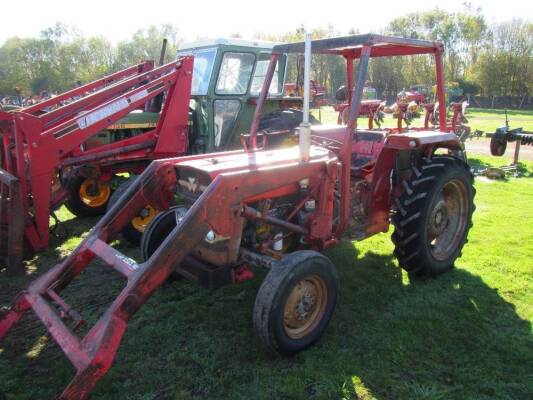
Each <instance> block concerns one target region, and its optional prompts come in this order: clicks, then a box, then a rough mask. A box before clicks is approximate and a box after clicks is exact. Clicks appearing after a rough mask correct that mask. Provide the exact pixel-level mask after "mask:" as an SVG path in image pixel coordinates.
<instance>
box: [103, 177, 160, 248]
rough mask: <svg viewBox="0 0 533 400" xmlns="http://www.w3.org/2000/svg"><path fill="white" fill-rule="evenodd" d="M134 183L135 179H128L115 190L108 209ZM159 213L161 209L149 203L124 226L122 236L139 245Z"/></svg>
mask: <svg viewBox="0 0 533 400" xmlns="http://www.w3.org/2000/svg"><path fill="white" fill-rule="evenodd" d="M132 183H133V179H128V180H127V181H125V182H123V183H121V184H120V186H119V187H118V188H117V189H116V190H115V191H114V192H113V194H112V195H111V198H110V199H109V203H108V206H107V209H108V210H109V209H111V208H112V207H113V205H114V204H115V203H116V202H117V201H118V199H119V198H120V197H121V196H122V195H123V194H124V193H125V192H126V191H127V190H128V188H129V187H130V185H131V184H132ZM158 213H159V211H157V210H156V209H154V208H153V207H152V206H150V205H147V206H146V207H145V208H143V209H142V210H141V211H140V212H139V215H137V216H136V217H135V218H133V219H132V220H131V221H130V222H129V223H127V224H126V226H124V228H122V231H121V233H122V236H124V238H125V239H126V240H127V241H128V242H130V243H132V244H134V245H139V244H140V243H141V237H142V234H143V232H144V231H145V229H146V228H147V227H148V225H149V224H150V222H151V221H152V219H154V218H155V216H156V215H157V214H158Z"/></svg>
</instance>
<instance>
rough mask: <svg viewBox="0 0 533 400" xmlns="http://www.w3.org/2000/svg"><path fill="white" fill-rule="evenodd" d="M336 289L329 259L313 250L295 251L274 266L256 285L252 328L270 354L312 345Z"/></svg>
mask: <svg viewBox="0 0 533 400" xmlns="http://www.w3.org/2000/svg"><path fill="white" fill-rule="evenodd" d="M338 290H339V279H338V276H337V272H336V270H335V267H334V266H333V264H332V262H331V261H330V260H329V259H328V258H326V257H325V256H323V255H322V254H320V253H317V252H315V251H309V250H304V251H296V252H294V253H290V254H288V255H287V256H285V257H284V258H283V260H282V261H281V262H280V264H279V265H277V266H274V267H273V268H272V269H271V270H270V271H269V273H268V275H267V276H266V278H265V280H264V281H263V283H262V284H261V287H260V288H259V292H258V293H257V297H256V301H255V306H254V316H253V320H254V329H255V332H256V335H257V337H258V339H259V340H260V342H261V343H262V344H263V346H264V347H265V348H266V349H267V350H268V351H270V352H272V353H278V354H291V353H295V352H297V351H300V350H303V349H305V348H306V347H308V346H310V345H311V344H313V343H314V342H315V341H317V340H318V338H319V337H320V336H321V335H322V333H323V332H324V330H325V329H326V327H327V325H328V323H329V320H330V319H331V316H332V315H333V311H334V310H335V305H336V303H337V296H338Z"/></svg>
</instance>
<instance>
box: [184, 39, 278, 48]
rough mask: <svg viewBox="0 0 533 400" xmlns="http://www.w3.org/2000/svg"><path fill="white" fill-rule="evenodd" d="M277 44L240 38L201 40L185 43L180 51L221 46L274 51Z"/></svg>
mask: <svg viewBox="0 0 533 400" xmlns="http://www.w3.org/2000/svg"><path fill="white" fill-rule="evenodd" d="M277 44H279V43H277V42H269V41H266V40H247V39H240V38H215V39H200V40H196V41H194V42H188V43H183V44H181V45H180V46H179V50H187V49H196V48H199V47H215V46H220V45H225V46H241V47H256V48H258V49H272V48H273V47H274V46H275V45H277Z"/></svg>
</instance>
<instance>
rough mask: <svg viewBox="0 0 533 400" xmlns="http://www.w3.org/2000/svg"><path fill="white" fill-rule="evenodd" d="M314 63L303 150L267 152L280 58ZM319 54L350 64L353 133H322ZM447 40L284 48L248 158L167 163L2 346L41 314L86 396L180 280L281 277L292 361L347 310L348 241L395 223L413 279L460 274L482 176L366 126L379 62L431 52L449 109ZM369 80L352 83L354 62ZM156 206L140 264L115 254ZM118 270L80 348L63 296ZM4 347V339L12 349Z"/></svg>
mask: <svg viewBox="0 0 533 400" xmlns="http://www.w3.org/2000/svg"><path fill="white" fill-rule="evenodd" d="M304 50H305V54H306V58H305V60H306V68H305V71H306V73H305V75H306V77H305V90H304V122H303V123H302V124H301V126H300V128H299V130H298V132H297V136H298V139H299V144H298V145H297V146H294V147H289V148H282V149H273V150H268V149H267V150H265V149H263V148H260V147H259V142H263V145H264V140H263V141H261V140H258V125H259V119H260V115H261V111H262V108H263V106H264V104H265V100H266V98H267V95H268V91H269V86H270V83H271V81H272V76H273V74H274V71H275V66H276V62H277V60H278V58H279V57H280V56H281V55H282V54H284V53H296V54H301V53H304ZM311 51H312V53H315V54H327V55H330V56H341V57H344V58H345V59H346V61H347V76H348V81H349V82H350V87H352V90H351V96H350V113H349V120H348V124H347V125H343V126H338V125H334V126H311V125H310V124H309V122H308V111H309V108H308V107H309V69H310V57H311ZM442 52H443V46H442V44H440V43H438V42H431V41H423V40H414V39H406V38H399V37H390V36H381V35H374V34H365V35H355V36H348V37H339V38H331V39H323V40H316V41H313V42H311V41H310V39H309V36H307V39H306V42H305V43H304V42H302V43H292V44H285V45H278V46H275V47H274V48H273V53H272V55H271V59H270V64H269V67H268V70H267V74H266V78H265V84H264V85H263V87H262V92H261V94H260V97H259V99H258V103H257V108H256V111H255V115H254V119H253V123H252V126H251V130H250V135H249V137H248V140H247V146H246V149H244V150H236V151H230V152H222V153H212V154H202V155H192V156H186V157H177V158H169V159H165V160H156V161H154V162H152V163H151V165H150V166H149V167H148V168H147V169H146V170H145V171H144V172H143V173H142V174H141V175H140V176H139V177H138V178H137V179H136V180H135V181H134V183H133V184H132V185H131V186H130V187H129V189H128V190H127V191H126V192H125V193H124V194H123V195H122V196H121V197H120V199H119V200H118V201H117V203H115V205H114V206H113V207H112V208H111V210H110V211H109V212H108V213H107V214H106V215H105V216H104V217H103V218H102V219H101V220H100V221H99V222H98V224H97V225H96V226H95V228H94V229H93V230H92V231H91V232H90V233H89V234H88V236H87V237H86V238H85V239H84V240H83V241H82V243H81V244H80V245H79V247H78V248H76V249H75V250H74V251H73V252H72V253H71V254H70V255H69V256H68V257H67V258H66V259H65V260H64V261H62V262H61V263H59V264H57V265H56V266H55V267H53V268H51V269H50V270H49V271H48V272H46V273H44V274H43V275H41V276H40V277H39V278H37V279H36V280H35V281H34V282H33V283H32V284H31V285H30V286H29V287H28V288H27V289H26V290H25V291H23V292H22V293H20V295H19V296H18V297H17V298H16V299H15V302H14V304H13V306H12V307H11V308H10V309H9V311H7V313H6V314H5V315H4V316H3V319H2V320H0V339H4V338H5V336H6V334H7V333H8V332H9V330H10V329H11V328H12V327H13V326H14V325H15V324H16V323H17V322H18V321H19V320H20V318H21V317H22V315H23V314H24V313H25V312H26V311H28V310H33V312H35V313H36V314H37V316H38V317H39V318H40V320H41V321H42V322H43V323H44V325H45V326H46V328H47V329H48V331H49V332H50V334H51V336H52V337H53V339H54V340H55V341H56V342H57V343H58V344H59V346H60V347H61V349H62V350H63V351H64V353H65V354H66V356H67V357H68V358H69V360H70V361H71V362H72V364H73V365H74V366H75V368H76V371H77V372H76V375H75V377H74V379H73V380H72V381H71V383H70V384H69V385H68V387H67V388H66V389H65V390H64V391H63V393H62V395H61V396H60V398H61V399H85V398H86V397H87V396H88V394H89V393H90V391H91V390H92V389H93V387H94V386H95V384H96V383H97V381H98V380H99V379H100V378H101V377H102V376H103V375H104V374H105V373H106V371H107V370H108V369H109V368H110V367H111V364H112V362H113V359H114V357H115V353H116V351H117V348H118V346H119V344H120V341H121V339H122V336H123V334H124V332H125V330H126V328H127V324H128V321H129V319H130V318H131V317H132V316H133V315H134V314H135V312H136V311H137V310H138V309H139V308H140V307H141V306H142V305H143V303H144V302H145V301H146V300H147V299H148V297H149V296H150V295H151V294H152V293H153V292H154V291H155V290H156V289H157V288H158V287H160V286H161V285H162V284H163V283H164V282H165V280H166V279H167V278H168V277H169V276H170V275H171V274H172V273H173V272H174V273H177V274H179V275H182V276H184V277H187V278H190V279H195V280H198V281H199V282H200V283H203V284H204V285H206V286H208V287H211V288H214V287H219V286H222V285H226V284H232V283H237V282H240V281H242V280H245V279H249V278H252V277H253V276H254V273H253V269H254V268H266V269H268V270H269V272H268V274H267V276H266V278H265V280H264V281H263V283H262V285H261V287H260V289H259V292H258V294H257V298H256V302H255V306H254V311H253V322H254V329H255V332H256V334H257V337H258V339H259V341H260V342H261V343H262V344H263V345H264V346H265V347H266V348H267V349H268V350H270V351H272V352H274V353H280V354H290V353H294V352H297V351H300V350H302V349H304V348H306V347H308V346H310V345H311V344H312V343H314V342H315V341H316V340H318V339H319V337H320V336H321V334H322V333H323V332H324V330H325V329H326V327H327V325H328V323H329V321H330V319H331V317H332V315H333V312H334V309H335V305H336V303H337V298H338V291H339V279H338V275H337V273H336V271H335V266H334V265H333V264H332V262H331V261H330V260H329V259H328V258H327V257H326V256H324V255H322V254H321V253H320V252H321V251H322V250H324V249H327V248H331V247H334V246H335V245H336V244H338V243H339V241H341V240H342V238H343V237H349V238H352V239H357V240H362V239H365V238H367V237H369V236H372V235H374V234H376V233H380V232H386V231H387V230H388V229H389V226H390V224H391V223H392V224H393V225H394V233H393V234H392V240H393V242H394V244H395V251H394V254H395V255H396V257H397V258H398V260H399V264H400V266H401V267H402V268H404V269H406V270H407V271H408V272H409V274H410V275H411V276H421V277H423V276H436V275H439V274H441V273H444V272H446V271H448V270H450V269H451V268H452V267H453V265H454V262H455V260H456V259H457V258H458V257H459V256H460V255H461V250H462V248H463V246H464V244H465V243H466V240H467V235H468V231H469V229H470V227H471V218H472V213H473V210H474V204H473V197H474V188H473V178H472V174H471V173H470V169H469V167H468V164H467V163H466V159H465V155H464V151H463V147H462V144H461V142H460V141H459V140H458V138H457V136H456V135H454V134H453V133H449V132H446V128H445V127H446V115H445V110H444V108H442V109H441V111H440V113H439V121H440V126H441V127H442V128H441V130H440V131H436V130H420V131H409V132H404V133H396V132H389V131H385V130H379V129H375V130H369V129H358V128H356V127H355V125H354V122H355V121H356V120H357V117H358V115H359V109H360V104H361V98H362V91H363V86H364V83H365V80H366V76H367V68H368V63H369V60H370V58H372V57H384V56H408V55H415V54H429V55H432V56H433V57H434V60H435V68H436V77H437V95H438V97H439V100H440V102H441V103H442V104H444V77H443V64H442ZM355 60H358V68H357V79H356V82H355V84H353V82H351V78H350V77H352V76H354V75H353V64H354V61H355ZM147 205H150V206H151V207H153V208H155V209H158V210H162V211H163V212H161V213H160V214H159V215H158V216H157V217H156V218H154V219H153V220H152V222H151V223H150V225H149V226H148V228H147V229H146V230H145V232H144V234H143V237H142V242H141V258H142V259H139V260H133V259H131V258H130V257H128V256H126V255H124V254H122V253H121V252H120V251H118V250H117V249H116V248H114V247H113V246H112V245H111V244H110V243H112V242H113V240H114V239H115V238H116V237H117V235H118V234H119V232H120V231H121V230H122V229H123V227H124V226H125V225H126V224H127V223H129V221H130V220H131V218H132V217H133V216H135V215H137V214H138V213H139V211H140V210H142V209H143V208H145V207H146V206H147ZM95 259H99V260H101V261H102V262H103V263H105V264H107V265H109V267H111V268H114V269H115V270H116V271H118V272H119V273H120V274H121V275H122V276H123V277H124V278H125V280H126V282H127V283H126V285H125V287H124V289H123V290H122V291H121V293H120V294H119V295H118V297H117V298H116V299H115V300H114V301H113V303H112V304H111V306H110V307H109V308H108V309H107V311H105V313H104V314H103V315H102V316H101V317H100V319H99V320H98V321H97V322H96V323H95V324H94V325H93V326H89V327H87V328H86V329H88V332H87V333H86V334H85V335H84V336H83V337H80V336H79V335H78V334H77V333H76V328H78V327H79V326H80V325H81V324H83V317H82V316H81V315H82V314H81V313H80V312H78V311H76V310H74V309H73V308H72V307H71V306H69V304H68V303H67V302H66V301H65V299H64V298H62V297H61V296H60V294H61V291H62V290H63V289H65V287H67V285H69V284H70V283H71V281H73V280H74V279H75V278H76V277H77V276H78V275H79V274H80V273H82V271H84V270H85V268H87V266H88V265H89V264H90V263H91V261H93V260H95ZM4 340H5V339H4Z"/></svg>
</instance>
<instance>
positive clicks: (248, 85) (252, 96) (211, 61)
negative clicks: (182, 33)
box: [177, 38, 301, 153]
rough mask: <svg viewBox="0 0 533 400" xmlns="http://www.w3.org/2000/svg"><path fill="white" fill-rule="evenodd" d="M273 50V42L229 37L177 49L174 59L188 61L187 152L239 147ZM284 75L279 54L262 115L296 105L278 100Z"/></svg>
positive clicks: (289, 100) (284, 64)
mask: <svg viewBox="0 0 533 400" xmlns="http://www.w3.org/2000/svg"><path fill="white" fill-rule="evenodd" d="M274 45H275V43H273V42H266V41H250V40H243V39H236V38H232V39H214V40H201V41H196V42H192V43H187V44H184V45H182V46H181V47H180V49H179V50H178V53H177V55H178V57H180V56H184V55H193V56H194V69H193V80H192V88H191V102H190V114H191V117H190V124H191V127H190V128H191V129H190V138H189V142H190V151H191V153H203V152H212V151H219V150H223V149H230V148H235V147H239V146H240V136H241V134H242V133H244V132H246V131H247V130H248V129H249V127H250V124H251V121H252V117H253V113H254V110H255V106H256V103H257V97H258V96H259V93H260V91H261V88H262V85H263V82H264V80H265V76H266V72H267V67H268V64H269V61H270V55H271V53H272V47H273V46H274ZM286 71H287V57H286V56H285V55H281V56H280V57H279V58H278V60H277V64H276V70H275V72H274V76H273V77H272V84H271V85H270V90H269V95H268V99H267V101H266V103H265V108H264V110H263V113H264V115H267V114H269V113H271V112H273V111H276V110H280V109H281V108H286V107H288V106H289V107H290V105H291V104H294V105H297V104H299V103H300V101H301V100H299V99H293V98H287V97H284V94H283V88H284V83H285V76H286ZM296 126H297V124H295V126H294V127H296Z"/></svg>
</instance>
